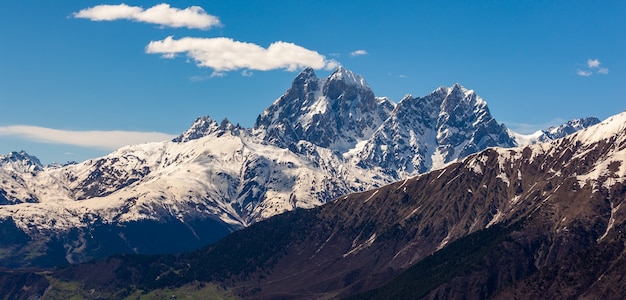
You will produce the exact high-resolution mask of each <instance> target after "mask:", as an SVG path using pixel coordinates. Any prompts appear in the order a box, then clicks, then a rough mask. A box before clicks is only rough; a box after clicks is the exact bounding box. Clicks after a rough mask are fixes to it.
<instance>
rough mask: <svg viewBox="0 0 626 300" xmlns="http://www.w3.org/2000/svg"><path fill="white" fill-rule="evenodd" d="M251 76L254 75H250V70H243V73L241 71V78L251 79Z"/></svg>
mask: <svg viewBox="0 0 626 300" xmlns="http://www.w3.org/2000/svg"><path fill="white" fill-rule="evenodd" d="M253 75H254V73H252V71H250V70H243V71H241V76H244V77H252V76H253Z"/></svg>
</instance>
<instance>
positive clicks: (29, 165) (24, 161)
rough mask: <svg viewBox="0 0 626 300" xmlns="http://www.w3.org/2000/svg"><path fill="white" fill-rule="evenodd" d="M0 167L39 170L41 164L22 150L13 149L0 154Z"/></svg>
mask: <svg viewBox="0 0 626 300" xmlns="http://www.w3.org/2000/svg"><path fill="white" fill-rule="evenodd" d="M0 168H2V169H4V170H11V171H17V172H35V171H41V170H42V169H43V165H42V164H41V162H40V161H39V159H38V158H37V157H35V156H32V155H29V154H28V153H26V152H25V151H24V150H22V151H20V152H16V151H13V152H11V153H9V154H7V155H0Z"/></svg>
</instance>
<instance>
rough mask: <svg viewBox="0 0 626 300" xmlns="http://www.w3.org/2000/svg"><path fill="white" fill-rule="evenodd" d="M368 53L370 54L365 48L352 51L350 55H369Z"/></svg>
mask: <svg viewBox="0 0 626 300" xmlns="http://www.w3.org/2000/svg"><path fill="white" fill-rule="evenodd" d="M367 54H368V53H367V51H365V50H363V49H360V50H356V51H352V52H350V56H352V57H355V56H361V55H367Z"/></svg>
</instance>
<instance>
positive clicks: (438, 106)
mask: <svg viewBox="0 0 626 300" xmlns="http://www.w3.org/2000/svg"><path fill="white" fill-rule="evenodd" d="M514 145H515V141H514V139H513V138H512V137H511V136H510V135H509V134H508V131H507V129H506V127H505V126H504V125H501V124H498V122H497V121H496V120H495V119H494V118H493V117H492V116H491V114H490V113H489V109H488V108H487V104H486V102H484V101H483V100H482V99H481V98H480V97H478V96H477V95H476V94H475V93H474V91H471V90H467V89H465V88H463V87H462V86H460V85H458V84H456V85H454V86H453V87H451V88H445V87H442V88H439V89H437V90H435V91H434V92H433V93H431V94H430V95H428V96H425V97H423V98H420V97H418V98H413V97H411V96H406V97H405V98H404V99H402V101H401V102H400V103H399V104H398V105H397V106H396V108H395V110H394V111H393V112H392V115H391V117H390V118H388V119H387V120H386V121H385V122H384V123H383V125H382V126H381V127H380V128H379V129H378V130H377V131H376V133H374V135H373V137H372V138H371V139H370V140H369V141H368V142H367V143H366V144H365V146H364V149H363V151H362V152H361V153H359V154H358V155H357V157H358V164H359V165H363V166H376V167H381V168H383V169H385V170H387V171H388V172H390V175H391V176H393V178H394V179H396V180H400V179H401V178H406V177H407V176H411V175H415V174H419V173H424V172H426V171H428V170H431V169H433V168H438V167H441V166H443V165H444V164H447V163H449V162H452V161H455V160H457V159H460V158H463V157H465V156H467V155H469V154H471V153H476V152H478V151H480V150H483V149H486V148H488V147H493V146H500V147H512V146H514Z"/></svg>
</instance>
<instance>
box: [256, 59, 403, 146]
mask: <svg viewBox="0 0 626 300" xmlns="http://www.w3.org/2000/svg"><path fill="white" fill-rule="evenodd" d="M392 109H393V103H391V101H389V100H388V99H386V98H376V97H375V96H374V93H373V92H372V90H371V89H370V88H369V86H367V84H366V83H365V81H364V80H363V79H362V78H361V77H360V76H358V75H355V74H353V73H352V72H350V71H348V70H345V69H343V68H339V69H337V71H335V72H334V73H333V74H332V75H330V77H329V78H328V79H325V80H321V79H319V78H317V76H315V73H314V72H313V70H312V69H306V70H305V71H303V72H302V73H300V75H298V77H297V78H296V79H295V80H294V82H293V84H292V86H291V88H290V89H289V90H288V91H287V92H286V93H285V95H283V96H282V97H280V98H279V99H277V100H276V101H275V102H274V104H272V106H270V107H269V108H268V109H266V110H265V111H264V112H263V113H262V114H261V115H260V116H259V117H258V119H257V121H256V123H255V126H254V127H255V131H256V132H257V133H258V134H259V135H260V136H262V138H263V139H264V140H266V141H269V142H271V143H273V144H275V145H278V146H280V147H288V146H289V145H290V144H292V143H295V142H298V141H300V140H304V141H309V142H311V143H313V144H315V145H318V146H321V147H324V148H330V149H333V150H339V151H340V152H344V151H346V150H348V149H351V148H352V147H354V145H355V144H356V143H357V142H358V141H360V140H364V139H367V138H369V136H370V135H371V134H372V133H373V132H374V130H376V128H378V126H379V125H380V124H381V123H382V122H383V121H384V120H385V119H387V117H388V116H389V113H390V112H391V110H392Z"/></svg>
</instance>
